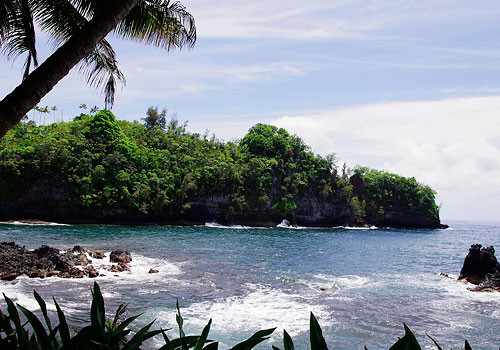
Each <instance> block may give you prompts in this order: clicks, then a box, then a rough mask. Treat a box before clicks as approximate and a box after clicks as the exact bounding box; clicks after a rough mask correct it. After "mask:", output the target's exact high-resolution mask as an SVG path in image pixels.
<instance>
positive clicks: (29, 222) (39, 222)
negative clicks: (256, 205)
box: [0, 218, 450, 230]
mask: <svg viewBox="0 0 500 350" xmlns="http://www.w3.org/2000/svg"><path fill="white" fill-rule="evenodd" d="M284 222H287V223H285V224H284ZM0 225H26V226H70V225H103V226H108V225H109V226H187V227H199V226H205V227H212V228H250V229H254V228H289V229H297V228H300V229H307V230H313V229H338V228H344V229H365V230H369V229H378V228H400V229H443V230H444V229H448V228H450V226H449V225H446V224H441V223H439V225H437V226H426V225H422V226H418V225H394V226H391V225H387V226H378V225H375V224H370V223H363V224H357V225H356V224H352V223H351V224H348V223H346V224H344V225H336V224H331V225H328V224H318V225H315V226H307V225H301V224H290V222H289V221H288V220H287V219H282V220H281V221H279V222H277V221H276V222H271V223H269V222H254V223H249V222H247V221H245V222H230V223H227V222H219V221H217V220H209V221H204V222H203V221H202V220H200V221H185V220H180V221H164V220H160V221H155V222H152V221H131V220H100V221H99V220H81V219H80V220H78V219H76V220H66V219H62V220H54V221H52V220H43V219H33V218H29V219H27V218H17V219H9V220H1V221H0Z"/></svg>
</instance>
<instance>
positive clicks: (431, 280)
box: [0, 222, 500, 350]
mask: <svg viewBox="0 0 500 350" xmlns="http://www.w3.org/2000/svg"><path fill="white" fill-rule="evenodd" d="M0 240H2V241H15V242H16V243H18V244H20V245H25V246H26V247H27V248H29V249H32V248H36V247H39V246H40V245H42V244H48V245H51V246H56V247H59V248H69V247H72V246H73V245H77V244H78V245H83V246H85V247H88V248H90V249H100V250H103V251H106V252H109V251H111V250H112V249H127V250H129V251H131V252H132V256H133V261H132V265H131V267H132V271H131V272H130V273H120V274H117V276H115V275H114V274H112V273H110V272H104V273H105V274H106V276H100V277H98V278H97V282H98V283H99V284H100V286H101V289H102V290H103V291H104V296H105V300H106V305H107V306H108V310H110V312H112V311H113V310H114V309H116V307H117V306H118V305H119V304H120V303H122V302H125V303H128V306H129V310H130V311H129V313H130V314H135V313H141V312H142V313H144V314H143V316H141V318H140V321H139V323H141V324H143V323H146V322H149V321H151V320H153V319H156V324H157V326H158V327H160V326H161V327H163V328H165V327H168V328H171V327H174V325H175V302H176V300H179V303H180V305H181V311H182V313H183V316H184V318H185V323H186V327H187V331H188V333H196V332H198V333H200V332H201V329H202V328H203V326H204V325H205V324H206V323H207V322H208V320H209V318H213V326H212V332H211V337H212V338H214V339H218V340H221V341H222V343H223V344H222V345H223V346H222V347H221V348H224V346H228V347H229V346H231V345H234V344H235V343H236V342H238V341H241V340H243V339H244V338H245V337H247V336H249V335H251V334H252V333H253V332H255V331H257V330H258V329H262V328H271V327H278V329H277V330H276V332H275V334H274V336H273V337H272V338H271V339H270V341H269V342H268V343H267V344H266V345H264V346H263V347H262V348H265V349H268V348H270V347H271V344H274V345H278V346H281V337H282V330H283V328H285V329H286V330H287V331H288V332H289V333H290V334H291V335H292V338H294V340H295V343H296V347H297V348H306V347H307V342H308V340H307V330H308V325H309V312H311V311H312V312H314V314H315V315H316V317H317V318H318V320H319V322H320V324H321V325H322V327H323V333H324V335H325V338H326V339H327V343H328V344H329V345H330V348H332V349H333V348H335V349H353V348H357V349H362V348H363V346H364V345H367V347H368V348H369V349H370V350H371V349H387V348H389V346H390V345H392V344H393V343H394V342H395V340H396V339H397V337H398V336H399V337H400V336H402V335H403V322H405V323H406V324H408V325H409V327H410V328H411V329H412V330H413V331H414V332H415V333H416V335H417V338H418V339H419V340H420V341H421V344H422V345H423V346H425V347H427V348H433V345H432V343H431V341H430V340H429V339H428V338H427V337H426V336H425V333H426V332H427V333H429V334H430V335H431V336H433V337H434V338H436V339H437V340H438V341H439V342H440V343H441V345H442V346H443V348H451V347H452V348H463V341H464V339H468V340H469V342H470V343H471V345H472V347H473V348H474V349H497V348H498V347H499V345H500V293H474V292H470V291H469V290H468V289H467V288H468V287H470V285H466V284H463V283H460V282H456V281H455V279H456V277H457V275H458V273H459V271H460V268H461V266H462V263H463V259H464V257H465V255H466V254H467V252H468V249H469V247H470V245H471V244H473V243H481V244H483V245H494V246H496V247H500V224H495V223H471V222H452V223H451V229H447V230H401V229H371V230H354V229H345V228H333V229H305V228H304V229H287V228H272V229H264V228H262V229H248V228H238V229H233V228H216V227H167V226H157V227H124V226H20V225H0ZM100 264H101V262H100V261H97V260H95V261H94V266H99V265H100ZM150 268H155V269H157V270H159V271H160V272H159V273H158V274H149V273H148V271H149V269H150ZM441 272H443V273H448V274H449V275H450V277H452V278H446V277H443V276H441V275H440V273H441ZM93 282H94V280H92V279H80V280H75V279H71V280H64V279H58V278H48V279H44V280H41V279H28V278H19V279H17V280H16V281H13V282H0V291H1V292H4V293H5V294H7V295H8V296H10V297H12V298H13V299H15V300H17V302H19V303H21V304H23V305H25V306H27V307H28V308H31V309H35V308H36V303H34V301H33V300H32V297H31V293H32V290H33V289H36V290H37V291H38V292H39V293H40V294H41V295H42V296H43V297H45V298H46V299H50V297H52V296H55V297H56V299H57V300H58V302H59V303H60V304H61V305H62V306H63V308H64V309H65V310H66V311H67V312H68V313H69V314H71V315H72V316H71V322H72V323H73V324H74V325H81V324H84V323H85V322H87V319H86V317H87V315H88V312H86V311H87V310H88V309H89V300H90V287H91V286H92V284H93ZM52 308H53V307H52ZM84 311H85V312H84Z"/></svg>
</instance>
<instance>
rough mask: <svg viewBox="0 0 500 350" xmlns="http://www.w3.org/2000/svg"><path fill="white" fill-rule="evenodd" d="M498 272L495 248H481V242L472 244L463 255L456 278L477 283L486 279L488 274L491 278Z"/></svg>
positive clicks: (499, 269) (499, 268)
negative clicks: (462, 263)
mask: <svg viewBox="0 0 500 350" xmlns="http://www.w3.org/2000/svg"><path fill="white" fill-rule="evenodd" d="M498 273H500V264H499V263H498V261H497V258H496V257H495V248H493V246H490V247H486V248H481V244H473V245H471V247H470V249H469V253H468V254H467V256H466V257H465V260H464V265H463V267H462V269H461V270H460V276H459V277H458V279H459V280H465V281H467V282H469V283H472V284H477V285H479V284H481V283H483V282H486V281H487V278H486V276H487V275H488V274H490V275H491V276H490V277H489V279H490V280H492V276H494V275H495V274H498Z"/></svg>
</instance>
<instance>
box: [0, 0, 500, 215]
mask: <svg viewBox="0 0 500 350" xmlns="http://www.w3.org/2000/svg"><path fill="white" fill-rule="evenodd" d="M183 4H184V5H185V6H186V7H187V9H188V11H190V12H191V13H192V14H193V15H194V17H195V20H196V23H197V29H198V41H197V43H196V46H195V48H194V49H193V50H185V51H181V52H179V51H177V52H170V53H167V52H165V51H163V50H160V49H156V48H152V47H147V46H143V45H140V44H137V43H134V42H125V41H121V40H118V39H115V38H113V37H111V38H110V40H111V41H112V43H113V45H114V47H115V50H116V51H117V54H118V60H119V63H120V67H121V68H122V70H123V71H124V73H125V75H126V77H127V84H126V86H125V87H124V88H123V90H121V91H119V92H118V95H117V97H116V102H115V106H114V108H113V111H114V113H115V114H116V115H117V117H118V118H121V119H127V120H134V119H137V120H138V119H140V118H142V117H144V114H145V111H146V110H147V108H148V107H149V106H156V105H158V106H159V107H166V108H168V109H169V111H171V112H174V111H175V112H176V113H177V115H178V117H179V119H180V120H189V130H190V131H196V132H201V133H202V132H204V131H205V130H206V129H209V130H210V131H213V132H215V134H216V136H217V137H218V138H221V139H225V140H229V139H237V138H241V137H242V136H243V135H244V134H245V132H246V130H247V129H248V128H249V127H250V126H252V125H253V124H255V123H258V122H264V123H273V124H275V125H279V126H282V127H285V128H286V129H287V130H289V131H290V132H291V133H295V134H297V135H299V136H301V137H303V138H304V139H305V141H306V142H307V143H308V144H309V145H311V147H312V149H313V151H314V152H316V153H319V154H321V155H326V154H328V153H332V152H335V153H336V154H337V156H338V158H340V161H341V162H344V161H345V162H347V164H348V165H350V166H355V165H357V164H361V165H366V166H369V167H373V168H377V169H384V170H387V171H392V172H397V173H400V174H402V175H405V176H415V177H416V178H417V180H419V181H421V182H423V183H426V184H428V185H430V186H431V187H432V188H434V189H435V190H436V191H437V192H438V198H437V199H438V203H441V204H442V209H441V216H442V218H443V220H444V221H446V219H448V220H450V219H476V220H499V219H500V218H499V215H498V213H499V210H498V208H500V21H498V18H500V6H499V4H498V2H497V1H487V0H486V1H480V2H474V3H473V2H470V1H451V0H442V1H430V0H418V1H417V0H399V1H396V0H387V1H370V0H365V1H358V0H338V1H319V0H310V1H308V2H303V1H302V2H299V1H295V0H287V1H282V0H279V1H278V0H277V1H252V2H248V1H239V0H232V1H226V0H221V1H217V2H216V5H213V2H208V1H201V0H193V1H184V2H183ZM44 41H45V40H44V38H43V36H42V37H41V38H40V40H39V43H40V45H41V48H40V52H41V55H42V56H44V55H45V56H46V55H47V54H48V52H49V50H48V49H47V47H46V46H44V44H45V43H44ZM0 62H1V65H0V93H1V94H2V95H5V94H6V93H8V92H9V91H10V90H11V89H12V87H13V86H15V85H16V83H17V82H18V81H19V79H20V77H21V68H20V67H21V65H22V58H19V59H18V60H17V61H15V62H12V61H6V60H5V59H4V58H1V61H0ZM102 101H103V99H102V97H101V96H100V95H99V94H98V93H97V92H95V91H93V90H91V89H90V88H88V87H87V86H86V85H85V82H84V79H83V78H82V77H81V76H79V75H78V74H76V73H71V74H70V76H68V77H67V78H65V79H64V80H63V81H62V82H61V83H59V85H58V86H57V87H56V88H55V89H54V90H53V91H52V92H51V93H50V94H49V95H48V96H46V97H45V98H44V99H43V100H42V101H41V103H40V105H49V106H51V105H57V106H58V109H59V111H58V115H59V117H60V116H61V115H62V116H63V117H64V119H66V120H68V119H70V118H72V117H73V116H74V115H75V114H78V113H79V109H78V106H79V105H80V104H81V103H86V104H87V105H88V106H93V105H99V106H103V102H102Z"/></svg>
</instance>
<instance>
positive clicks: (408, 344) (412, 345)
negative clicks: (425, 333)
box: [389, 323, 422, 350]
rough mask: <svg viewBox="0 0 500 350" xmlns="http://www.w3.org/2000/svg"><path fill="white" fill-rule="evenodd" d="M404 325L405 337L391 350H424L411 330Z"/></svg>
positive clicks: (390, 349)
mask: <svg viewBox="0 0 500 350" xmlns="http://www.w3.org/2000/svg"><path fill="white" fill-rule="evenodd" d="M403 325H404V327H405V336H404V337H403V338H401V339H399V340H398V341H397V342H396V343H395V344H394V345H393V346H391V347H390V348H389V350H422V348H421V347H420V344H419V343H418V341H417V338H415V335H414V334H413V332H412V331H411V330H410V328H408V326H407V325H406V323H404V324H403Z"/></svg>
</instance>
